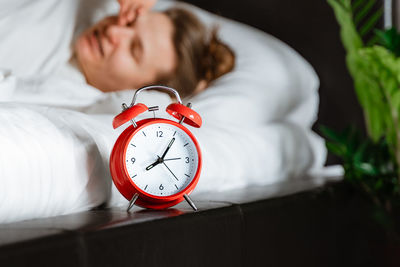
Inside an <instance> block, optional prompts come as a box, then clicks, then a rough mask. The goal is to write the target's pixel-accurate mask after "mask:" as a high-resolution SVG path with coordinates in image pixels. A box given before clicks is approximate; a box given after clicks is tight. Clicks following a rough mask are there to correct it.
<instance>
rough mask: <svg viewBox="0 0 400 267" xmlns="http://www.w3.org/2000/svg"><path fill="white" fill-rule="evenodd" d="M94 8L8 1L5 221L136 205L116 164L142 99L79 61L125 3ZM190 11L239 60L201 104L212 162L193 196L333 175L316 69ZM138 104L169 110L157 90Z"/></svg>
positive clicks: (2, 129)
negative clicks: (104, 89)
mask: <svg viewBox="0 0 400 267" xmlns="http://www.w3.org/2000/svg"><path fill="white" fill-rule="evenodd" d="M83 3H84V4H82V3H81V2H80V1H78V0H73V1H56V0H43V1H28V0H18V1H8V2H7V3H1V4H0V5H1V7H0V36H2V39H1V41H0V67H2V68H6V69H9V70H11V71H12V73H13V74H12V75H0V148H1V149H0V223H5V222H12V221H17V220H23V219H29V218H40V217H47V216H54V215H61V214H67V213H72V212H77V211H84V210H88V209H90V208H93V207H96V206H98V205H101V204H104V203H107V205H110V206H114V205H126V204H127V201H126V200H125V199H124V198H123V197H122V196H121V195H120V194H119V193H118V191H117V190H116V188H115V187H114V185H113V184H112V181H111V177H110V174H109V170H108V160H109V155H110V152H111V149H112V146H113V144H114V141H115V140H116V138H117V137H118V135H119V134H120V132H121V131H122V129H121V130H117V131H116V130H113V128H112V126H111V122H112V119H113V117H114V116H115V115H117V114H118V112H120V107H121V104H122V103H123V102H126V103H130V102H131V99H132V96H133V93H132V91H129V90H127V91H123V92H118V93H109V94H105V93H101V92H100V91H98V90H96V89H95V88H92V87H90V86H88V85H86V84H85V82H84V79H83V78H82V76H81V75H80V73H79V72H78V71H77V70H76V69H75V68H74V67H73V66H71V65H69V64H68V60H69V57H70V56H71V51H70V43H71V39H72V38H73V37H74V36H76V34H77V33H79V31H80V30H81V29H83V28H85V27H86V26H87V25H90V23H92V22H93V20H96V19H99V18H101V17H102V16H103V15H104V14H107V13H113V12H115V11H116V10H117V8H118V6H117V4H116V1H115V2H113V1H83ZM173 4H174V3H173V2H170V1H163V2H160V3H159V4H158V6H157V8H160V9H162V8H165V7H166V6H169V5H173ZM185 6H186V7H188V8H191V9H192V10H193V11H194V12H197V14H198V15H199V16H200V17H201V19H202V20H203V21H204V22H205V23H214V22H218V23H219V24H220V25H221V27H220V28H221V37H222V38H223V39H225V40H226V42H228V43H229V44H230V45H231V46H232V47H233V48H234V50H235V52H236V54H237V67H236V69H235V71H234V72H232V73H231V74H228V75H225V76H224V77H223V78H222V79H220V80H218V81H216V82H215V84H213V85H212V86H211V87H210V88H209V89H208V90H207V91H206V92H205V93H203V94H201V95H199V96H196V97H195V98H193V99H191V100H190V101H191V102H192V103H193V108H194V109H195V110H196V111H197V112H198V113H199V114H200V115H202V117H203V123H204V124H203V127H202V128H200V129H194V128H190V130H192V131H193V132H194V134H195V136H196V137H197V139H198V141H199V143H200V146H201V148H202V153H203V158H204V162H203V169H202V170H203V171H202V175H201V178H200V181H199V184H198V186H197V187H196V189H195V191H194V192H193V194H199V193H204V192H208V191H210V190H213V191H215V190H217V191H222V190H229V189H237V188H241V187H245V186H249V185H266V184H272V183H276V182H279V181H284V180H286V179H288V178H292V177H301V176H303V175H304V174H308V173H310V172H314V171H316V170H320V169H322V166H323V164H324V162H325V158H326V150H325V147H324V142H323V140H322V139H321V138H320V137H319V136H317V135H316V134H315V133H313V132H312V131H311V129H310V128H311V126H312V124H313V123H314V121H315V119H316V114H317V110H318V92H317V90H318V79H317V77H316V75H315V73H314V71H313V70H312V68H311V67H310V65H309V64H308V63H307V62H305V61H304V59H302V58H301V57H300V56H299V55H298V54H297V53H295V52H294V51H293V50H292V49H290V48H289V47H287V46H286V45H285V44H283V43H281V42H280V41H278V40H276V39H275V38H273V37H272V36H269V35H267V34H265V33H262V32H259V31H257V30H255V29H252V28H250V27H248V26H245V25H242V24H239V23H236V22H233V21H230V20H225V19H222V18H220V17H216V16H214V15H211V14H209V13H206V12H204V11H201V10H198V9H196V8H194V7H192V6H188V5H185ZM28 14H29V15H28ZM82 14H83V15H82ZM43 40H46V41H45V42H44V41H43ZM3 73H4V74H5V72H4V71H3ZM139 100H140V102H143V103H145V104H147V105H148V106H151V105H159V106H160V107H165V106H166V105H167V104H168V103H169V102H170V100H169V98H168V97H167V96H166V95H165V94H162V93H158V92H149V93H143V95H142V94H141V95H140V99H139ZM186 101H188V99H187V100H186ZM150 115H151V114H150ZM157 115H158V116H160V117H167V115H166V113H165V112H159V113H158V114H157ZM167 118H168V117H167ZM188 127H190V126H188Z"/></svg>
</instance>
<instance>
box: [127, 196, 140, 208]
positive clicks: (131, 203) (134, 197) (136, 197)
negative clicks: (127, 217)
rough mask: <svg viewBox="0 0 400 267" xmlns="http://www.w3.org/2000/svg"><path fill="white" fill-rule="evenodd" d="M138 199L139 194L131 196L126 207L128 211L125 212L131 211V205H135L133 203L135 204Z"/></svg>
mask: <svg viewBox="0 0 400 267" xmlns="http://www.w3.org/2000/svg"><path fill="white" fill-rule="evenodd" d="M138 197H139V194H138V193H135V194H134V195H133V197H132V199H131V201H129V206H128V209H127V210H126V211H127V212H129V211H130V210H131V209H132V207H133V205H134V204H135V202H136V200H137V199H138Z"/></svg>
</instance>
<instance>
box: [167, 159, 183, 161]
mask: <svg viewBox="0 0 400 267" xmlns="http://www.w3.org/2000/svg"><path fill="white" fill-rule="evenodd" d="M177 159H181V158H170V159H164V161H167V160H177Z"/></svg>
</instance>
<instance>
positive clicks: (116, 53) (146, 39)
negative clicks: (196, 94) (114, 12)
mask: <svg viewBox="0 0 400 267" xmlns="http://www.w3.org/2000/svg"><path fill="white" fill-rule="evenodd" d="M117 21H118V18H117V17H116V16H112V17H106V18H104V19H103V20H101V21H100V22H98V23H97V24H96V25H94V26H93V27H91V28H89V29H88V30H86V31H85V32H84V33H83V34H82V35H81V36H80V37H79V38H78V40H77V42H76V44H75V51H76V54H77V58H78V62H79V65H80V67H81V70H82V71H83V73H84V75H85V77H86V80H87V82H88V83H89V84H90V85H92V86H94V87H96V88H98V89H100V90H102V91H116V90H123V89H131V88H140V87H142V86H145V85H149V84H151V83H154V82H155V81H156V80H157V79H158V78H159V77H160V76H161V75H168V74H171V73H172V72H173V71H174V69H175V65H176V55H175V49H174V45H173V41H172V36H173V31H174V29H173V25H172V22H171V20H170V19H169V18H168V17H167V16H166V15H165V14H163V13H158V12H151V13H146V14H143V15H142V16H139V17H138V18H137V19H136V21H135V22H134V23H132V24H131V25H124V26H120V25H118V24H117Z"/></svg>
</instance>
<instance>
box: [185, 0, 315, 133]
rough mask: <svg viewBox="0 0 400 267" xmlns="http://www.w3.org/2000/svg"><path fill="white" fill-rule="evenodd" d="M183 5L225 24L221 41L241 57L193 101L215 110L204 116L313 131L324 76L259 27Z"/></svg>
mask: <svg viewBox="0 0 400 267" xmlns="http://www.w3.org/2000/svg"><path fill="white" fill-rule="evenodd" d="M179 6H182V7H185V8H188V9H190V10H191V11H193V12H194V13H195V14H197V15H198V17H199V18H200V19H201V20H202V21H203V22H205V23H206V24H207V25H210V26H211V25H215V24H216V25H219V28H220V31H219V33H220V37H221V39H222V40H223V41H225V42H226V43H227V44H228V45H229V46H230V47H231V48H233V50H234V51H235V54H236V67H235V69H234V71H233V72H231V73H229V74H227V75H225V76H223V77H222V78H220V79H218V80H217V81H215V83H214V84H212V86H211V87H210V88H209V89H208V90H207V91H205V92H204V93H202V94H200V95H198V96H197V97H195V99H193V102H199V104H200V105H202V104H203V103H204V104H207V105H213V108H212V114H204V113H203V116H206V117H208V118H211V117H212V118H213V119H214V120H216V119H218V120H220V121H221V122H224V121H225V122H226V121H227V119H228V118H231V119H234V120H232V121H229V122H230V123H235V122H236V123H238V124H243V123H253V124H254V123H255V124H259V123H265V122H270V121H276V120H286V119H288V120H290V121H292V122H295V123H297V124H299V125H302V126H305V127H310V126H311V125H312V124H313V123H314V122H315V120H316V115H317V111H318V87H319V80H318V76H317V75H316V73H315V71H314V70H313V68H312V67H311V65H310V64H309V63H308V62H307V61H306V60H305V59H304V58H302V57H301V56H300V55H299V54H298V53H297V52H296V51H294V50H293V49H292V48H290V47H289V46H288V45H286V44H285V43H283V42H282V41H280V40H278V39H276V38H275V37H273V36H271V35H269V34H267V33H265V32H262V31H260V30H257V29H255V28H253V27H250V26H247V25H244V24H242V23H239V22H235V21H232V20H229V19H225V18H222V17H220V16H217V15H214V14H211V13H209V12H207V11H204V10H202V9H199V8H197V7H194V6H192V5H188V4H184V3H181V4H179ZM228 96H229V97H228ZM206 99H207V101H203V100H206ZM215 106H217V107H218V108H216V107H215ZM203 110H204V109H203ZM228 113H229V114H228ZM205 120H206V119H205Z"/></svg>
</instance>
